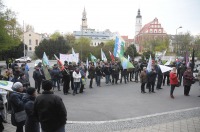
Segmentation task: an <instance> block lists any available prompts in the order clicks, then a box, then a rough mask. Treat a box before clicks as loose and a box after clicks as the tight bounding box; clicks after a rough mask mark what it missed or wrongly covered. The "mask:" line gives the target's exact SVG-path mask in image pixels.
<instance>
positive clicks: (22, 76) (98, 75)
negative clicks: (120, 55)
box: [0, 61, 200, 132]
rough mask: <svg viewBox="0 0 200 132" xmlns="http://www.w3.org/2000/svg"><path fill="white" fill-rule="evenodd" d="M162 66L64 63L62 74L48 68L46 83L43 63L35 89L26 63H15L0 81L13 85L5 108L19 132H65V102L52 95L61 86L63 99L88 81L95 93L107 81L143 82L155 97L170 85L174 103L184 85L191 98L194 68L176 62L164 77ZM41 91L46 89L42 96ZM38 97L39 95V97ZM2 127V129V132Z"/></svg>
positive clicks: (37, 68)
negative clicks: (129, 66) (95, 88)
mask: <svg viewBox="0 0 200 132" xmlns="http://www.w3.org/2000/svg"><path fill="white" fill-rule="evenodd" d="M159 63H161V61H158V62H155V63H152V66H151V70H150V71H148V70H147V62H145V61H144V62H137V61H135V62H132V64H133V65H134V68H129V69H126V68H123V67H122V65H121V63H120V62H119V61H115V62H101V61H99V62H96V63H94V62H90V63H89V66H88V67H87V66H86V64H85V63H78V64H75V63H71V62H69V63H68V62H67V61H65V63H64V69H62V70H61V68H60V66H59V65H58V64H54V65H53V67H52V68H49V74H50V76H51V80H46V79H45V73H44V71H43V66H42V63H38V65H37V66H35V68H34V71H33V76H32V77H33V79H34V81H35V86H34V87H31V86H30V77H29V67H28V65H27V64H26V63H23V64H21V67H20V66H19V65H18V64H17V63H15V62H14V63H12V65H9V68H8V69H7V70H5V73H3V74H2V75H1V76H0V77H1V79H2V80H6V81H12V82H13V83H14V85H13V87H12V89H13V92H9V94H7V99H8V103H7V105H6V106H7V109H8V111H10V113H11V122H12V124H13V125H14V126H16V127H17V129H16V132H23V126H24V125H25V131H27V132H32V131H33V132H39V131H40V125H41V128H42V132H55V131H56V132H63V131H64V126H65V123H66V120H67V111H66V108H65V106H64V104H63V102H62V99H61V98H60V97H58V96H56V95H54V94H53V92H52V89H53V90H55V88H57V90H58V91H61V85H63V89H62V90H63V94H64V95H68V94H71V93H70V88H71V90H72V91H73V93H72V94H73V95H74V96H75V95H76V94H78V93H83V92H84V89H85V87H86V86H85V85H86V84H87V83H86V79H89V84H88V85H89V88H90V89H92V88H93V86H94V85H95V84H96V86H97V87H101V86H102V82H101V81H102V78H103V77H104V78H105V83H106V85H118V84H119V83H123V82H124V83H125V84H126V83H128V82H133V81H134V82H136V83H138V82H139V81H140V82H141V93H142V94H145V93H147V92H146V91H145V89H147V90H148V93H155V88H156V89H157V90H160V89H162V86H164V85H167V86H170V85H171V90H170V92H169V93H170V97H171V98H172V99H174V94H173V93H174V90H175V87H179V86H180V85H182V84H183V86H184V95H185V96H189V92H190V88H191V85H192V84H193V83H194V82H195V79H194V77H193V73H192V70H191V67H190V66H186V64H185V62H184V61H183V62H178V63H177V62H174V63H172V65H170V67H172V70H171V71H167V72H164V73H163V72H162V70H161V69H160V67H159V65H158V64H159ZM199 78H200V72H199ZM156 80H157V81H156ZM182 82H183V83H182ZM40 87H42V89H43V91H42V93H41V89H40ZM37 94H40V95H39V96H37ZM199 97H200V96H199ZM2 100H3V99H2ZM0 101H1V96H0ZM0 103H1V102H0ZM50 104H51V105H50ZM0 106H1V105H0ZM0 110H1V107H0ZM58 111H59V112H58ZM2 113H3V112H2ZM23 113H26V118H25V119H23V116H22V115H23ZM4 114H5V113H4ZM4 114H1V115H2V116H1V119H0V120H1V121H0V122H6V121H5V116H4ZM18 114H19V115H20V117H19V119H18V118H17V115H18ZM1 124H2V123H1ZM1 124H0V127H1V128H0V129H3V125H1Z"/></svg>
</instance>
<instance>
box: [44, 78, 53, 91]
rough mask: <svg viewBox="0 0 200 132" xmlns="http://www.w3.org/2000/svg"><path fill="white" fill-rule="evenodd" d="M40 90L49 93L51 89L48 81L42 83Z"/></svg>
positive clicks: (50, 83)
mask: <svg viewBox="0 0 200 132" xmlns="http://www.w3.org/2000/svg"><path fill="white" fill-rule="evenodd" d="M42 89H43V90H44V91H50V90H51V89H52V82H51V81H50V80H45V81H43V82H42Z"/></svg>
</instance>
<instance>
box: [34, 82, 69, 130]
mask: <svg viewBox="0 0 200 132" xmlns="http://www.w3.org/2000/svg"><path fill="white" fill-rule="evenodd" d="M42 88H43V90H44V91H43V92H42V94H41V95H39V96H38V97H37V98H36V100H35V103H34V116H35V117H36V118H37V119H38V121H39V122H40V124H41V128H42V132H65V124H66V120H67V111H66V108H65V105H64V103H63V101H62V99H61V98H60V97H59V96H57V95H55V94H53V92H52V91H51V90H52V82H51V81H49V80H45V81H43V82H42Z"/></svg>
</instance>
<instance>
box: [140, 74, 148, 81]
mask: <svg viewBox="0 0 200 132" xmlns="http://www.w3.org/2000/svg"><path fill="white" fill-rule="evenodd" d="M140 81H141V83H146V82H147V73H146V71H141V74H140Z"/></svg>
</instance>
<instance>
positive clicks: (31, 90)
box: [26, 87, 36, 95]
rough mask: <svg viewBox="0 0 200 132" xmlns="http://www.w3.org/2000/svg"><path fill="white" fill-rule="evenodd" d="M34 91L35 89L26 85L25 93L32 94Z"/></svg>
mask: <svg viewBox="0 0 200 132" xmlns="http://www.w3.org/2000/svg"><path fill="white" fill-rule="evenodd" d="M35 91H36V90H35V88H33V87H28V88H27V89H26V93H27V94H29V95H33V93H34V92H35Z"/></svg>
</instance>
